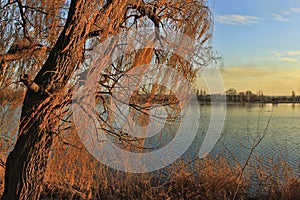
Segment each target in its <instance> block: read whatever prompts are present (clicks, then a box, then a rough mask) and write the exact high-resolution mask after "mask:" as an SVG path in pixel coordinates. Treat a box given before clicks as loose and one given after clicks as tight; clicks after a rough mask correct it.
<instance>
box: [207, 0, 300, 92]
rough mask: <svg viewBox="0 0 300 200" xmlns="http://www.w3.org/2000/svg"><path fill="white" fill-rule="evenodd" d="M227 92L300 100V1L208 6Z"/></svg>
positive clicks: (221, 1)
mask: <svg viewBox="0 0 300 200" xmlns="http://www.w3.org/2000/svg"><path fill="white" fill-rule="evenodd" d="M208 4H209V7H210V8H211V10H212V13H213V16H214V33H213V40H212V45H213V47H214V49H215V50H216V51H217V52H218V54H219V55H220V56H221V57H222V59H223V67H222V68H221V74H222V77H223V79H224V84H225V88H226V89H228V88H235V89H237V90H238V91H246V90H252V91H253V92H254V93H255V92H258V91H259V90H263V92H264V94H267V95H291V94H292V90H294V91H295V92H296V95H297V94H298V95H300V0H208Z"/></svg>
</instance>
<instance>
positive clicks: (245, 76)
mask: <svg viewBox="0 0 300 200" xmlns="http://www.w3.org/2000/svg"><path fill="white" fill-rule="evenodd" d="M221 74H222V77H223V81H224V84H225V87H226V88H235V89H237V90H238V91H246V90H251V91H253V92H257V91H258V90H263V91H264V93H265V94H267V95H288V94H291V91H292V90H295V91H296V93H297V94H299V93H300V85H299V79H300V69H287V68H275V67H264V66H260V67H245V66H244V67H235V68H224V69H223V70H221Z"/></svg>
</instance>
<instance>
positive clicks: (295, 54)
mask: <svg viewBox="0 0 300 200" xmlns="http://www.w3.org/2000/svg"><path fill="white" fill-rule="evenodd" d="M287 54H288V55H290V56H300V51H288V52H287Z"/></svg>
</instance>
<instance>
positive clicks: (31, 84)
mask: <svg viewBox="0 0 300 200" xmlns="http://www.w3.org/2000/svg"><path fill="white" fill-rule="evenodd" d="M20 79H21V81H22V82H23V83H24V85H26V86H27V87H28V89H30V90H32V91H34V92H35V93H37V92H39V91H40V86H39V85H38V84H36V83H35V82H33V80H32V79H31V76H30V75H29V74H22V75H21V76H20Z"/></svg>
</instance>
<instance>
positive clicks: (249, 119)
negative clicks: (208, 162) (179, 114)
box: [189, 103, 300, 175]
mask: <svg viewBox="0 0 300 200" xmlns="http://www.w3.org/2000/svg"><path fill="white" fill-rule="evenodd" d="M193 106H194V107H195V108H194V109H197V108H198V109H199V110H200V113H201V117H200V120H199V123H200V127H199V130H198V135H197V138H196V140H197V142H196V143H195V144H194V145H195V146H194V147H193V148H191V149H192V150H191V149H190V152H189V153H190V155H193V154H194V153H193V152H192V151H194V150H195V149H197V144H201V142H202V138H203V134H205V130H206V129H207V126H208V122H209V120H210V112H211V106H210V105H198V104H197V103H195V104H194V105H193ZM219 106H222V105H219ZM226 110H227V111H226V120H225V124H224V128H223V131H222V134H221V137H220V139H219V141H218V142H217V144H216V146H215V147H214V148H213V150H212V151H211V152H210V154H211V155H213V156H216V155H221V156H224V157H226V158H227V159H228V160H229V161H230V160H231V161H233V160H234V159H236V160H237V161H239V162H240V163H244V162H245V160H246V159H247V158H248V156H249V153H250V151H251V147H253V146H254V143H255V139H258V137H261V136H264V137H263V139H262V141H261V142H260V144H259V145H258V146H257V147H256V148H255V150H254V152H253V156H261V157H263V158H264V159H263V160H264V161H265V162H264V163H265V164H266V165H270V163H269V162H270V160H273V163H276V162H278V161H285V162H287V163H288V164H290V165H291V166H292V167H293V169H294V171H295V172H296V173H297V174H299V175H300V172H299V168H300V104H240V103H236V104H233V103H232V104H230V103H229V104H228V105H227V108H226ZM198 146H199V145H198ZM194 148H195V149H194Z"/></svg>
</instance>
